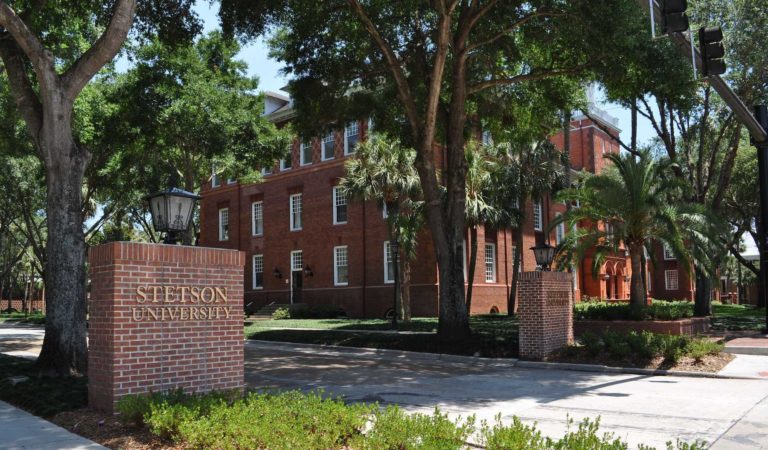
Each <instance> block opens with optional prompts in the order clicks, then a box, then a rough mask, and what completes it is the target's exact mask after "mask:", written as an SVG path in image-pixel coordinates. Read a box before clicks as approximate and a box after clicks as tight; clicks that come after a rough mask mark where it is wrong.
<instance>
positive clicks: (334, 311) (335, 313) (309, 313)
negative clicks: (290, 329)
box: [290, 304, 346, 319]
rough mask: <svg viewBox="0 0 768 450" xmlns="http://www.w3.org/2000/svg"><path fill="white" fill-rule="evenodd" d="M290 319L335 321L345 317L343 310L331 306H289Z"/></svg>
mask: <svg viewBox="0 0 768 450" xmlns="http://www.w3.org/2000/svg"><path fill="white" fill-rule="evenodd" d="M290 314H291V317H290V318H291V319H335V318H337V317H340V316H346V314H345V313H344V310H342V309H341V308H339V307H338V306H333V305H305V304H299V305H291V306H290Z"/></svg>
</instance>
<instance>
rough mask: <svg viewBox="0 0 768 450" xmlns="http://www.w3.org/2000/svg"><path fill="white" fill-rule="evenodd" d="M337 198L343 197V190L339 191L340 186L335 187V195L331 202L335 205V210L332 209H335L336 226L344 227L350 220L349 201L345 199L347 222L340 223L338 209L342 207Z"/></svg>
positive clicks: (334, 220) (334, 219)
mask: <svg viewBox="0 0 768 450" xmlns="http://www.w3.org/2000/svg"><path fill="white" fill-rule="evenodd" d="M337 196H342V192H341V190H339V187H338V186H334V187H333V195H331V202H332V203H333V205H332V206H333V208H332V209H333V224H334V225H344V224H346V223H347V220H349V202H348V201H347V199H346V197H345V203H344V205H345V206H347V220H345V221H343V222H342V221H339V220H338V209H337V208H336V207H337V206H340V205H338V204H337V203H336V197H337Z"/></svg>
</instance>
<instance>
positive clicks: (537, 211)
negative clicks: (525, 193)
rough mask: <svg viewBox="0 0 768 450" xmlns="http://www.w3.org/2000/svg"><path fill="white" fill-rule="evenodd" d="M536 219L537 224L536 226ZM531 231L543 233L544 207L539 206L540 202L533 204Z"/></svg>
mask: <svg viewBox="0 0 768 450" xmlns="http://www.w3.org/2000/svg"><path fill="white" fill-rule="evenodd" d="M537 218H538V222H539V223H538V224H536V219H537ZM533 229H534V230H535V231H544V207H543V205H542V204H541V200H536V201H535V202H533Z"/></svg>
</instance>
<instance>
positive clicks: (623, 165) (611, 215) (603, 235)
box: [554, 151, 705, 307]
mask: <svg viewBox="0 0 768 450" xmlns="http://www.w3.org/2000/svg"><path fill="white" fill-rule="evenodd" d="M605 157H606V158H608V159H609V160H610V161H611V162H612V163H613V167H611V168H609V169H608V170H606V171H605V172H603V173H602V174H600V175H594V176H589V175H587V176H586V178H585V179H584V180H583V184H582V186H580V187H578V188H572V189H567V190H564V191H562V192H561V193H560V194H559V195H558V199H559V200H562V201H566V202H573V203H574V204H575V205H578V206H576V207H573V208H571V209H570V210H568V211H567V212H566V213H565V214H563V215H562V216H560V218H559V219H557V220H556V221H555V224H554V225H556V224H558V223H560V222H564V223H566V224H567V225H568V228H569V229H571V230H574V227H575V226H576V225H584V224H585V223H586V224H589V225H588V226H579V227H578V228H576V229H575V230H574V231H571V232H569V233H567V234H566V236H565V239H564V241H563V243H562V244H561V249H562V250H563V251H564V255H565V259H566V260H567V259H573V260H581V259H583V257H584V255H585V254H586V252H587V251H589V250H590V249H594V258H593V265H592V272H593V274H594V275H596V274H597V273H598V272H599V270H600V267H601V266H602V264H603V262H604V261H605V258H606V257H607V256H608V255H610V254H615V253H616V252H618V251H619V248H620V246H621V245H622V244H623V245H624V247H625V248H626V250H627V251H628V252H629V257H630V260H631V267H632V279H631V285H630V304H631V305H632V306H633V307H641V306H643V305H645V297H646V296H645V293H646V289H645V283H644V277H643V269H642V260H643V255H644V250H645V248H646V245H648V244H649V243H650V242H653V241H659V242H662V243H664V244H666V245H667V246H668V247H669V248H670V249H671V250H672V252H673V253H674V255H675V257H676V258H677V260H678V262H679V263H680V265H682V267H684V268H685V269H686V270H690V267H691V256H690V253H689V252H688V251H687V249H686V244H685V242H686V241H687V240H688V239H689V238H692V237H694V236H693V234H690V233H687V232H686V231H684V228H686V229H696V228H698V227H697V226H696V225H701V224H702V223H703V222H705V221H704V219H703V215H702V214H701V213H700V212H697V211H686V208H682V207H680V206H678V205H677V204H676V202H677V201H678V199H679V197H680V192H681V191H680V185H679V183H678V182H676V181H674V180H673V177H668V176H667V168H668V166H669V162H668V161H657V160H654V159H653V158H652V157H651V156H650V154H649V152H648V151H641V152H639V156H633V155H631V154H628V153H627V154H623V155H618V154H608V155H606V156H605Z"/></svg>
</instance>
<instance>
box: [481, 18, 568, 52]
mask: <svg viewBox="0 0 768 450" xmlns="http://www.w3.org/2000/svg"><path fill="white" fill-rule="evenodd" d="M562 15H563V14H559V13H554V12H552V11H537V12H535V13H532V14H528V15H527V16H524V17H521V18H520V19H518V20H517V21H515V22H513V23H512V24H511V25H509V26H508V27H506V28H504V29H502V30H501V31H499V32H498V33H496V34H495V35H493V36H491V37H490V38H488V39H486V40H484V41H480V42H476V43H474V44H470V45H468V46H467V52H469V53H471V52H472V51H473V50H476V49H478V48H480V47H483V46H485V45H489V44H493V43H494V42H496V41H498V40H499V39H501V38H503V37H504V36H506V35H507V34H509V33H511V32H513V31H515V29H517V28H519V27H521V26H523V25H525V24H526V23H528V22H530V21H531V20H533V19H535V18H537V17H547V16H548V17H554V16H562ZM473 25H474V24H473Z"/></svg>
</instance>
